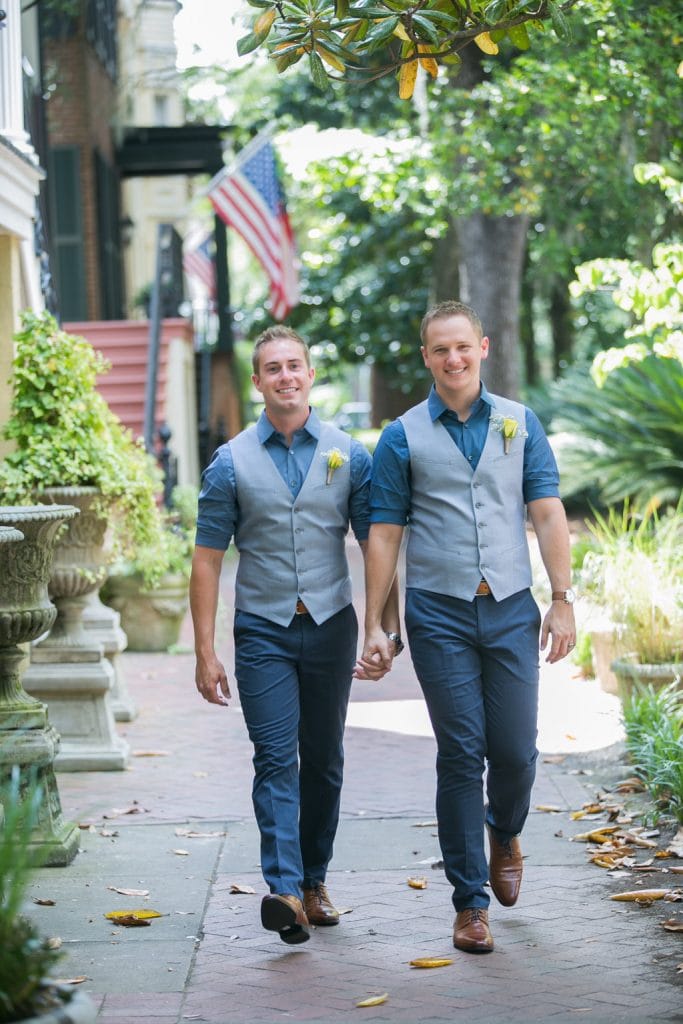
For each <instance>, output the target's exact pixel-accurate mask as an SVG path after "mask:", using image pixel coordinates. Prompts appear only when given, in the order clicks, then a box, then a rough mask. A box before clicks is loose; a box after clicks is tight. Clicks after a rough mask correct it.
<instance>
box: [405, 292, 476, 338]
mask: <svg viewBox="0 0 683 1024" xmlns="http://www.w3.org/2000/svg"><path fill="white" fill-rule="evenodd" d="M452 316H464V317H466V318H467V319H468V320H469V322H470V323H471V324H472V326H473V327H474V329H475V331H476V332H477V334H478V335H479V337H480V338H483V337H484V329H483V327H482V325H481V320H480V319H479V314H478V313H476V312H475V310H473V309H472V307H471V306H466V305H465V303H464V302H455V301H454V300H448V301H447V302H439V303H438V305H436V306H432V308H431V309H428V310H427V312H426V313H425V315H424V316H423V317H422V323H421V324H420V338H421V340H422V344H423V345H424V344H425V341H426V337H427V328H428V327H429V325H430V324H431V323H432V321H433V320H448V319H449V317H452Z"/></svg>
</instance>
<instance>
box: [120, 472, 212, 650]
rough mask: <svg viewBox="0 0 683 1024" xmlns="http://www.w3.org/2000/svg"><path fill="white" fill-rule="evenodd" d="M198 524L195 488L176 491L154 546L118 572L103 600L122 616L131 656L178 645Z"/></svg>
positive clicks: (185, 609)
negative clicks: (135, 652) (134, 652)
mask: <svg viewBox="0 0 683 1024" xmlns="http://www.w3.org/2000/svg"><path fill="white" fill-rule="evenodd" d="M196 525H197V490H196V488H194V487H190V486H185V487H174V488H173V491H172V493H171V507H170V509H169V511H168V512H167V513H165V514H164V515H162V516H161V517H160V519H159V523H158V529H157V533H156V537H155V540H154V543H153V544H152V545H149V546H143V547H141V548H139V549H138V550H137V551H136V553H135V556H134V557H133V558H129V559H126V560H122V561H120V562H118V563H117V564H116V565H115V566H114V567H113V569H112V571H111V573H110V575H109V579H108V580H107V582H106V583H105V585H104V587H103V588H102V592H101V596H102V600H103V601H104V602H105V604H109V605H111V607H112V608H115V609H116V611H118V612H119V614H120V616H121V626H122V628H123V630H124V631H125V633H126V636H127V637H128V650H129V651H165V650H168V648H169V647H172V646H173V645H174V644H176V643H177V642H178V638H179V635H180V629H181V626H182V623H183V619H184V618H185V613H186V612H187V608H188V603H189V579H190V569H191V564H192V551H193V548H194V535H195V529H196ZM160 569H161V572H160V571H159V570H160Z"/></svg>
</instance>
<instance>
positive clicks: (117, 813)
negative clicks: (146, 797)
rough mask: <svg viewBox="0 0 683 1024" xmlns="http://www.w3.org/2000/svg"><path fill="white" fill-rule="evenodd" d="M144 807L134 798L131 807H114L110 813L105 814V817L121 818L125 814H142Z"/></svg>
mask: <svg viewBox="0 0 683 1024" xmlns="http://www.w3.org/2000/svg"><path fill="white" fill-rule="evenodd" d="M141 813H142V807H140V805H139V804H138V802H137V800H134V801H133V803H132V804H131V805H130V807H113V808H112V809H111V811H109V812H108V814H103V815H102V817H103V818H121V817H122V816H123V815H124V814H141Z"/></svg>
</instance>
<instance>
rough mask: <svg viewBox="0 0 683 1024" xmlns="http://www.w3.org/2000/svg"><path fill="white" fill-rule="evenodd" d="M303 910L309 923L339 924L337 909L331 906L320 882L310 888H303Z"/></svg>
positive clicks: (325, 890) (330, 901)
mask: <svg viewBox="0 0 683 1024" xmlns="http://www.w3.org/2000/svg"><path fill="white" fill-rule="evenodd" d="M304 910H305V911H306V917H307V918H308V920H309V922H310V923H311V924H321V925H330V924H339V911H338V910H336V909H335V908H334V907H333V906H332V900H331V899H330V897H329V896H328V895H327V889H326V888H325V886H324V885H323V883H322V882H319V883H318V884H317V885H314V886H313V888H311V889H304Z"/></svg>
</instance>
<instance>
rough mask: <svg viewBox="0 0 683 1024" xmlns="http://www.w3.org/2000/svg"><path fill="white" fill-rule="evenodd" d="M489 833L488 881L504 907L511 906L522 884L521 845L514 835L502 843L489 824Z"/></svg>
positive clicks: (515, 900)
mask: <svg viewBox="0 0 683 1024" xmlns="http://www.w3.org/2000/svg"><path fill="white" fill-rule="evenodd" d="M487 828H488V833H489V847H490V851H491V855H490V857H489V881H490V883H491V888H492V889H493V893H494V895H495V897H496V899H497V900H498V902H499V903H502V905H503V906H504V907H513V906H514V905H515V903H516V902H517V897H518V896H519V888H520V886H521V884H522V870H523V861H522V847H521V845H520V842H519V839H517V838H516V837H514V838H513V839H510V840H509V841H508V842H505V843H502V842H501V841H500V840H499V839H497V838H496V835H495V833H494V831H493V829H492V828H490V826H487Z"/></svg>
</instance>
